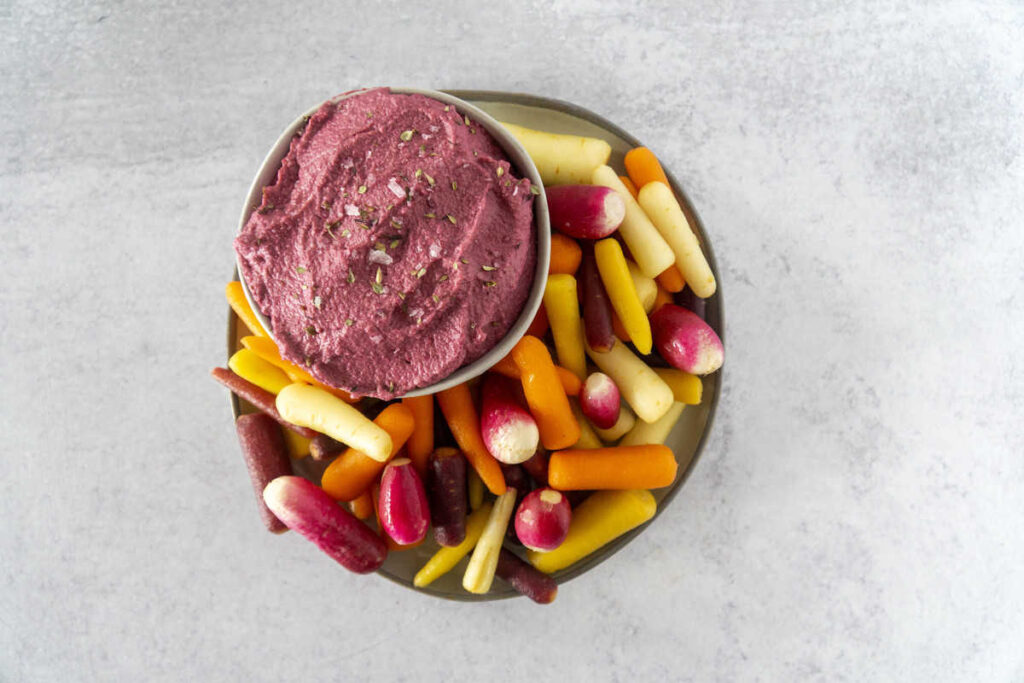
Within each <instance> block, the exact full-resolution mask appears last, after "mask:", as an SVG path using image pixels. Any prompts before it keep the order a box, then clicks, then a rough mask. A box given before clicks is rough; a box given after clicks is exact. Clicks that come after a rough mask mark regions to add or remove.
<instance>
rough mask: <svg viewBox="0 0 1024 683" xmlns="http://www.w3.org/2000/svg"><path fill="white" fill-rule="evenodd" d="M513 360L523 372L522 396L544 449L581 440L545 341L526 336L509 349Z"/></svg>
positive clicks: (565, 445) (578, 426) (565, 446)
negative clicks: (538, 431)
mask: <svg viewBox="0 0 1024 683" xmlns="http://www.w3.org/2000/svg"><path fill="white" fill-rule="evenodd" d="M511 355H512V360H513V361H515V364H516V365H517V366H519V372H520V373H522V377H520V381H521V382H522V383H523V393H524V394H525V395H526V403H527V405H528V406H529V407H530V414H532V415H533V419H535V420H536V421H537V428H538V429H539V430H540V441H541V443H542V444H544V448H547V449H549V450H554V449H556V448H567V447H569V446H571V445H573V444H574V443H576V442H577V441H579V438H580V424H579V422H577V421H576V416H575V415H573V413H572V406H570V405H569V399H568V398H567V397H566V395H565V393H564V392H563V391H560V389H562V386H561V380H559V378H558V373H557V371H556V370H555V364H554V362H553V361H552V360H551V353H550V352H549V351H548V347H546V346H544V342H542V341H541V340H540V339H537V338H536V337H530V336H526V337H523V338H522V339H520V340H519V343H518V344H516V345H515V346H514V347H513V348H512V354H511Z"/></svg>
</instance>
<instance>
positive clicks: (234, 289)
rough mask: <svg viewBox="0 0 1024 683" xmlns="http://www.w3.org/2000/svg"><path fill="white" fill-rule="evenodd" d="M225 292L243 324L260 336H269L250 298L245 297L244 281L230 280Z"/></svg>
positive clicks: (229, 303)
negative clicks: (251, 304) (250, 302)
mask: <svg viewBox="0 0 1024 683" xmlns="http://www.w3.org/2000/svg"><path fill="white" fill-rule="evenodd" d="M224 293H225V294H226V295H227V298H228V305H229V306H231V309H232V310H233V311H234V312H235V315H237V316H238V319H239V320H241V321H242V324H243V325H245V326H246V327H248V328H249V331H250V332H252V333H253V334H255V335H258V336H260V337H269V336H270V335H268V334H267V331H266V330H265V329H263V325H261V324H260V321H259V318H257V317H256V314H255V313H254V312H253V310H252V306H250V305H249V302H248V300H246V298H245V291H244V290H243V289H242V283H241V282H239V281H238V280H235V281H233V282H229V283H228V286H227V288H226V289H225V291H224Z"/></svg>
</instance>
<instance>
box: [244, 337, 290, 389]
mask: <svg viewBox="0 0 1024 683" xmlns="http://www.w3.org/2000/svg"><path fill="white" fill-rule="evenodd" d="M228 368H230V369H231V372H233V373H235V374H236V375H238V376H239V377H241V378H242V379H247V380H249V381H250V382H252V383H253V384H255V385H256V386H258V387H259V388H261V389H264V390H266V391H269V392H270V393H272V394H274V395H275V396H276V395H277V394H278V393H279V392H280V391H281V390H282V389H284V388H285V387H286V386H288V385H289V384H291V383H292V381H291V380H290V379H289V378H288V375H286V374H284V372H283V371H282V370H281V368H279V367H277V366H276V365H273V364H272V363H268V362H267V361H265V360H263V359H262V358H260V357H259V356H257V355H256V354H255V353H253V352H252V351H250V350H249V349H239V350H238V351H235V353H234V355H233V356H231V358H229V359H228Z"/></svg>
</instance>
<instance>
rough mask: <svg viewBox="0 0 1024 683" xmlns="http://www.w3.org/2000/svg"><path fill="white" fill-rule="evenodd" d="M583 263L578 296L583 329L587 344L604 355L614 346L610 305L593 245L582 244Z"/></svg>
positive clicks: (588, 243)
mask: <svg viewBox="0 0 1024 683" xmlns="http://www.w3.org/2000/svg"><path fill="white" fill-rule="evenodd" d="M582 246H583V263H582V264H581V265H580V280H579V282H580V295H581V300H582V301H583V328H584V331H585V332H586V334H587V344H588V345H589V346H590V348H592V349H593V350H594V351H599V352H601V353H604V352H606V351H611V349H612V347H613V346H615V331H614V328H613V327H612V305H611V302H610V301H609V300H608V292H606V291H605V289H604V283H603V282H601V274H600V273H599V272H598V271H597V262H596V261H595V260H594V245H593V244H592V243H590V242H584V243H583V245H582Z"/></svg>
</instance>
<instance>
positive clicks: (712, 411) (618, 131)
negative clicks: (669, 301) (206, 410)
mask: <svg viewBox="0 0 1024 683" xmlns="http://www.w3.org/2000/svg"><path fill="white" fill-rule="evenodd" d="M444 92H446V93H450V94H451V95H453V96H455V97H459V98H462V99H466V100H475V101H482V102H498V103H507V104H514V105H523V106H529V107H536V108H543V109H551V110H554V111H559V112H562V113H565V114H569V115H571V116H574V117H576V118H580V119H583V120H585V121H589V122H590V123H593V124H594V125H596V126H598V127H599V128H602V129H604V130H607V131H608V132H610V133H612V134H614V135H616V136H617V137H619V138H621V139H622V140H625V141H626V142H627V143H629V144H630V145H632V146H634V147H638V146H641V145H642V144H643V143H642V142H641V141H640V140H639V139H637V138H636V137H635V136H633V135H631V134H630V133H629V132H627V131H626V130H624V129H623V128H621V127H620V126H618V125H617V124H615V123H613V122H612V121H609V120H608V119H606V118H605V117H603V116H601V115H600V114H597V113H595V112H593V111H591V110H589V109H587V108H585V107H582V106H580V105H577V104H573V103H572V102H567V101H565V100H560V99H556V98H550V97H543V96H540V95H530V94H526V93H517V92H508V91H498V90H467V89H451V90H446V91H444ZM664 170H665V175H666V176H667V177H668V181H669V186H670V187H671V188H672V191H673V192H674V193H675V194H676V196H677V197H679V198H680V199H681V203H682V204H683V208H684V210H685V211H686V212H687V216H688V217H689V218H690V219H691V220H692V222H693V227H694V228H695V229H696V230H697V233H698V236H699V237H700V239H701V246H702V247H703V249H704V255H705V257H706V258H707V260H708V264H709V265H710V266H711V270H712V272H713V273H715V276H716V279H717V281H718V287H717V290H716V292H715V295H714V296H712V297H711V298H709V299H708V300H707V302H708V303H707V306H708V313H709V316H708V317H713V318H714V322H717V325H716V324H713V322H712V321H711V320H709V321H708V324H710V325H712V327H714V329H715V331H716V332H717V333H718V336H719V338H720V339H721V340H722V343H723V345H724V344H725V343H726V338H725V336H726V334H725V333H726V330H725V302H724V294H723V291H722V279H721V277H720V276H719V270H718V263H717V260H716V259H715V254H714V251H713V248H712V246H711V242H710V240H708V239H707V233H706V231H705V230H704V223H703V221H701V219H700V216H699V214H698V213H697V210H696V209H695V208H694V205H693V202H691V201H690V198H689V196H688V195H687V194H686V192H685V191H683V188H682V187H681V186H680V184H679V182H678V181H677V180H676V178H675V176H674V175H673V174H672V171H671V170H670V169H669V168H665V169H664ZM235 276H238V273H237V270H236V272H235ZM239 279H241V278H239ZM227 315H228V327H227V349H228V355H230V354H231V353H232V352H233V350H234V348H235V338H236V336H237V334H236V326H237V324H238V320H237V316H235V314H234V312H233V311H232V310H231V308H230V307H228V309H227ZM712 376H714V377H717V381H716V387H715V392H714V395H713V396H712V397H711V400H710V401H709V402H708V405H707V411H708V415H707V420H706V421H705V423H704V430H703V432H702V433H701V435H700V437H699V438H698V439H697V444H696V445H695V447H694V449H693V457H692V458H690V462H689V464H688V465H687V466H686V467H685V469H683V471H682V472H681V473H680V474H679V476H678V477H677V478H676V480H675V481H674V482H673V483H672V484H671V486H670V488H669V489H668V491H667V492H666V493H665V496H664V498H662V500H661V502H660V503H659V504H658V507H657V510H655V513H654V516H653V517H652V518H651V519H649V520H648V521H646V522H644V523H643V524H641V525H640V526H638V527H636V528H634V529H631V530H629V531H627V532H626V533H625V534H623V535H622V536H619V537H618V538H616V539H615V540H613V541H611V542H610V543H607V544H606V545H604V546H602V547H601V548H599V549H598V550H597V551H596V552H594V553H591V554H590V555H588V556H587V557H585V558H583V559H582V560H580V561H579V562H577V563H575V564H573V565H571V566H570V567H567V568H566V569H562V570H559V571H557V572H555V573H554V574H552V578H554V580H555V582H556V583H557V584H558V585H559V586H561V585H562V584H564V583H567V582H569V581H571V580H572V579H575V578H576V577H578V576H581V575H583V574H585V573H586V572H588V571H590V570H591V569H594V568H595V567H597V566H598V565H600V564H601V563H602V562H604V561H605V560H607V559H608V558H610V557H611V556H613V555H615V554H616V553H617V552H619V551H620V550H622V549H623V548H624V547H626V546H627V545H629V543H631V542H632V541H633V540H634V539H635V538H636V537H637V536H639V535H640V534H641V533H643V532H644V531H645V530H646V529H647V527H648V526H649V525H651V524H653V523H654V522H655V520H657V519H658V517H660V516H661V515H662V513H664V511H665V510H667V509H668V507H669V505H670V504H671V503H672V501H673V500H674V499H675V497H676V495H677V494H678V493H679V490H680V489H682V488H683V486H684V485H685V484H686V482H687V480H688V479H689V478H690V475H691V474H692V473H693V470H694V469H696V466H697V463H698V461H700V459H701V455H702V454H703V452H704V447H705V446H706V445H707V440H708V437H709V436H710V434H711V431H712V429H713V428H714V424H715V416H716V414H717V412H718V403H719V400H720V399H721V395H722V391H723V389H724V388H725V366H723V367H722V368H720V369H719V370H718V371H717V372H716V373H715V374H714V375H712ZM228 396H229V400H230V401H231V407H232V413H233V414H234V416H235V417H237V416H238V415H239V414H240V412H241V406H240V403H239V400H238V397H237V396H236V395H235V394H234V393H230V392H229V393H228ZM376 574H377V575H378V576H381V577H383V578H385V579H387V580H388V581H390V582H392V583H394V584H397V585H399V586H402V587H403V588H407V589H410V590H413V591H414V592H416V593H420V594H423V595H425V596H429V597H432V598H439V599H442V600H450V601H453V602H491V601H497V600H507V599H509V598H517V597H522V596H521V595H520V594H519V593H517V592H516V591H514V590H512V589H511V588H509V590H508V591H505V592H502V593H493V592H492V593H487V594H484V595H476V594H472V593H465V594H459V593H455V594H452V593H443V592H440V591H437V590H432V589H431V586H425V587H423V588H416V587H414V586H413V585H412V583H411V582H410V581H408V580H407V579H404V578H401V577H398V576H394V575H392V574H390V573H389V572H387V571H385V570H384V569H378V570H377V571H376Z"/></svg>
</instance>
